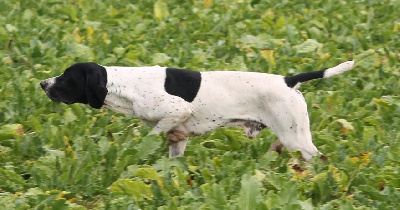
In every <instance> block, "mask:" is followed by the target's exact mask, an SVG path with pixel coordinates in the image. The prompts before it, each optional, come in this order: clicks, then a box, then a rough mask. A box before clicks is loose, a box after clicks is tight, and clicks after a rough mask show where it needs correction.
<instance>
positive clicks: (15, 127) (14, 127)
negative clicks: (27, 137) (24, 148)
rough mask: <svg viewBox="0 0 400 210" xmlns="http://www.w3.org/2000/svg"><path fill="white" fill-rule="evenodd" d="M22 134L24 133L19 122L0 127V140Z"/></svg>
mask: <svg viewBox="0 0 400 210" xmlns="http://www.w3.org/2000/svg"><path fill="white" fill-rule="evenodd" d="M22 135H24V127H23V126H22V125H21V124H6V125H3V126H1V127H0V141H1V140H6V139H12V138H15V137H16V136H22Z"/></svg>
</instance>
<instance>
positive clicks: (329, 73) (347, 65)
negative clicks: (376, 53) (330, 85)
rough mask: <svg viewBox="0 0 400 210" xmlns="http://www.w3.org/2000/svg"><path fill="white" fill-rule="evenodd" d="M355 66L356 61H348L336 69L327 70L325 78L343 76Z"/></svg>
mask: <svg viewBox="0 0 400 210" xmlns="http://www.w3.org/2000/svg"><path fill="white" fill-rule="evenodd" d="M353 66H354V61H347V62H344V63H341V64H339V65H337V66H335V67H332V68H329V69H327V70H326V71H325V73H324V78H327V77H332V76H335V75H338V74H341V73H343V72H345V71H348V70H350V69H352V68H353Z"/></svg>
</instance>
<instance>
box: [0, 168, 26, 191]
mask: <svg viewBox="0 0 400 210" xmlns="http://www.w3.org/2000/svg"><path fill="white" fill-rule="evenodd" d="M0 177H1V178H0V188H1V189H4V190H6V191H11V192H16V191H19V190H21V189H22V188H23V186H24V179H23V178H22V177H21V176H20V175H19V174H16V173H15V172H13V171H9V170H5V169H2V168H0Z"/></svg>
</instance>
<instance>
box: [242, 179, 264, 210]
mask: <svg viewBox="0 0 400 210" xmlns="http://www.w3.org/2000/svg"><path fill="white" fill-rule="evenodd" d="M240 183H241V189H240V192H239V200H238V205H239V209H243V210H251V209H255V207H256V205H257V199H258V196H259V195H260V187H261V185H260V183H259V182H258V181H257V179H256V178H254V177H253V176H251V175H249V174H245V175H243V176H242V180H241V182H240Z"/></svg>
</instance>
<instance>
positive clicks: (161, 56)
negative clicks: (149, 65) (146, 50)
mask: <svg viewBox="0 0 400 210" xmlns="http://www.w3.org/2000/svg"><path fill="white" fill-rule="evenodd" d="M170 59H171V57H169V56H168V55H167V54H165V53H154V55H153V64H156V65H159V64H160V65H161V64H165V63H167V62H168V61H169V60H170Z"/></svg>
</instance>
